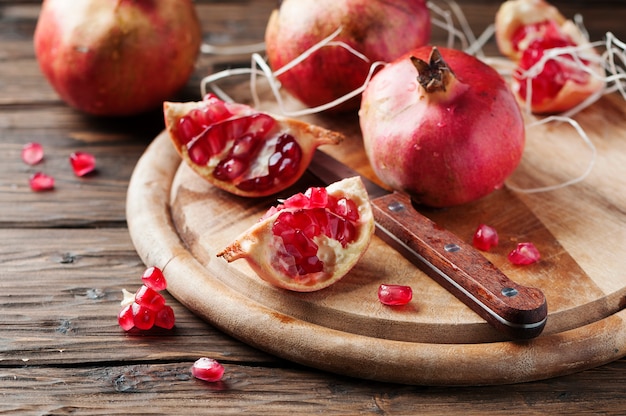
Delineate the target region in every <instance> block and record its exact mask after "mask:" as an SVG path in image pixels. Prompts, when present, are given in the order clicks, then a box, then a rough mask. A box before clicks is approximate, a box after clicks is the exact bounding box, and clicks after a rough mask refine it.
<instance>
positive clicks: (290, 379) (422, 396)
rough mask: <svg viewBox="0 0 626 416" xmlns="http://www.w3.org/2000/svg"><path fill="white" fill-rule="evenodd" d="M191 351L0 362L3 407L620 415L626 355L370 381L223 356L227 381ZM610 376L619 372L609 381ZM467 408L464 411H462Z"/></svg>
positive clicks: (60, 411) (111, 411)
mask: <svg viewBox="0 0 626 416" xmlns="http://www.w3.org/2000/svg"><path fill="white" fill-rule="evenodd" d="M191 364H192V361H191V360H184V361H180V362H174V363H172V362H169V363H162V362H153V363H146V364H141V363H134V364H120V365H102V366H98V365H95V366H88V367H36V366H32V365H31V364H30V363H24V365H23V366H21V367H16V368H0V380H2V381H3V382H2V383H0V396H1V397H5V398H10V400H6V401H4V403H3V404H0V411H2V412H5V413H11V414H18V413H20V414H21V413H25V412H28V413H37V414H67V413H78V414H84V415H92V414H93V415H95V414H108V415H116V414H124V415H135V414H146V413H150V414H161V415H162V414H181V413H180V412H181V410H182V409H183V407H184V410H185V413H186V414H191V413H193V412H200V413H201V414H216V415H230V414H241V413H242V412H244V411H245V412H246V413H249V414H254V415H281V414H299V415H300V414H318V413H325V414H337V415H339V414H345V415H348V414H349V415H355V414H432V415H449V414H454V413H455V409H456V411H462V414H464V415H468V416H478V415H487V414H507V413H511V414H516V415H524V414H528V415H531V414H534V415H538V414H550V415H557V414H562V415H566V414H576V415H587V414H588V415H598V414H603V415H619V414H623V412H624V411H625V410H626V408H625V407H624V402H623V399H622V397H621V395H622V388H623V383H624V382H626V375H625V374H626V363H625V362H623V361H618V362H616V363H613V364H610V365H607V366H605V367H602V368H600V369H596V370H590V371H587V372H585V373H583V374H584V377H583V376H581V375H573V376H568V377H562V378H560V379H557V380H554V381H552V382H545V383H529V384H519V385H513V386H499V387H489V388H475V387H462V388H446V387H414V386H401V385H394V384H384V383H376V382H366V381H361V380H354V379H350V378H345V377H338V376H334V375H329V374H325V373H322V372H317V371H312V370H308V369H302V368H297V367H296V368H290V369H287V368H267V367H256V366H248V365H237V364H231V363H225V368H226V372H225V376H224V378H223V380H222V381H221V382H220V383H214V384H212V383H205V382H202V381H200V380H196V379H194V378H192V377H191V376H190V374H189V367H190V366H191ZM607 378H610V379H611V380H613V382H612V383H611V384H609V385H607V383H606V382H605V380H606V379H607ZM461 409H462V410H461Z"/></svg>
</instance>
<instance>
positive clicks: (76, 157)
mask: <svg viewBox="0 0 626 416" xmlns="http://www.w3.org/2000/svg"><path fill="white" fill-rule="evenodd" d="M70 164H71V165H72V169H74V173H75V174H76V176H85V175H87V174H88V173H90V172H93V171H94V169H95V168H96V158H95V156H94V155H92V154H91V153H86V152H74V153H72V154H71V155H70Z"/></svg>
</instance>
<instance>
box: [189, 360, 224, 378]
mask: <svg viewBox="0 0 626 416" xmlns="http://www.w3.org/2000/svg"><path fill="white" fill-rule="evenodd" d="M191 375H193V376H194V377H195V378H199V379H200V380H204V381H210V382H215V381H220V380H221V379H222V376H223V375H224V366H222V364H220V363H218V362H217V361H216V360H214V359H212V358H207V357H202V358H200V359H198V360H197V361H196V362H195V363H193V366H192V367H191Z"/></svg>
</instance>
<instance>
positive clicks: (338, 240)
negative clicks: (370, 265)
mask: <svg viewBox="0 0 626 416" xmlns="http://www.w3.org/2000/svg"><path fill="white" fill-rule="evenodd" d="M373 232H374V217H373V215H372V209H371V206H370V202H369V199H368V195H367V191H366V190H365V187H364V186H363V182H361V179H360V178H359V177H354V178H348V179H344V180H342V181H339V182H335V183H334V184H331V185H329V186H328V187H327V188H309V189H308V190H307V191H306V192H305V193H304V194H296V195H294V196H292V197H290V198H288V199H286V200H285V201H283V203H282V204H280V205H278V206H276V207H272V208H270V210H269V211H268V212H267V213H266V214H265V215H264V216H263V218H262V219H261V220H260V221H259V222H258V223H256V224H255V225H253V226H252V227H251V228H249V229H248V230H247V231H245V232H244V233H243V234H242V235H241V236H239V237H238V238H237V239H236V240H235V241H234V242H233V243H232V244H231V245H229V246H228V247H226V248H225V249H224V250H222V251H221V252H220V253H218V254H217V255H218V256H220V257H223V258H224V259H226V260H227V261H229V262H231V261H234V260H237V259H241V258H244V259H246V260H247V261H248V263H249V264H250V266H251V267H252V268H253V269H254V271H255V272H256V273H257V274H258V275H259V276H260V277H261V278H262V279H264V280H266V281H267V282H269V283H271V284H273V285H275V286H278V287H281V288H284V289H289V290H293V291H297V292H312V291H315V290H319V289H323V288H325V287H328V286H330V285H331V284H333V283H335V282H337V281H338V280H339V279H341V278H342V277H343V276H345V275H346V274H347V273H348V272H349V271H350V269H352V267H354V265H355V264H356V263H357V261H358V260H359V259H360V257H361V256H362V255H363V253H364V252H365V250H366V249H367V247H368V245H369V243H370V241H371V238H372V234H373Z"/></svg>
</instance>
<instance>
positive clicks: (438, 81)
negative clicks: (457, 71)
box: [411, 47, 456, 94]
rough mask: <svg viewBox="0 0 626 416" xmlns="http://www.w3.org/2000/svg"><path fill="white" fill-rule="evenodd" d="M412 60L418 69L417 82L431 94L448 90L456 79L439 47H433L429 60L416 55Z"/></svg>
mask: <svg viewBox="0 0 626 416" xmlns="http://www.w3.org/2000/svg"><path fill="white" fill-rule="evenodd" d="M411 62H412V63H413V65H414V66H415V69H416V70H417V82H419V83H420V85H421V86H422V88H424V90H425V91H426V92H427V93H429V94H432V93H436V92H439V91H442V92H445V91H447V89H448V85H449V84H450V83H451V82H453V80H455V79H456V76H455V75H454V72H453V71H452V69H451V68H450V67H449V66H448V64H447V63H446V61H444V60H443V57H442V56H441V53H440V52H439V49H437V47H433V49H432V51H431V52H430V56H429V57H428V62H426V61H424V60H422V59H420V58H416V57H415V56H411Z"/></svg>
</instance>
